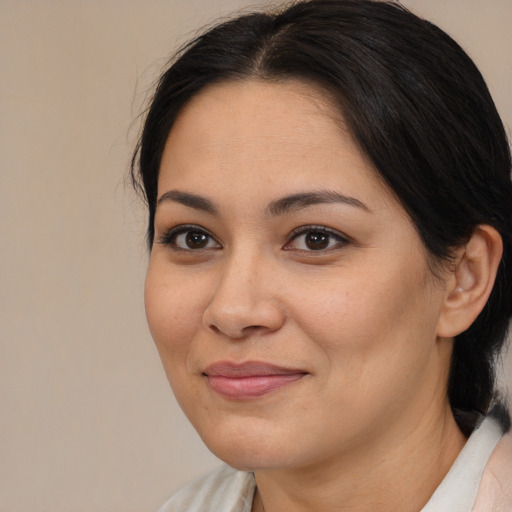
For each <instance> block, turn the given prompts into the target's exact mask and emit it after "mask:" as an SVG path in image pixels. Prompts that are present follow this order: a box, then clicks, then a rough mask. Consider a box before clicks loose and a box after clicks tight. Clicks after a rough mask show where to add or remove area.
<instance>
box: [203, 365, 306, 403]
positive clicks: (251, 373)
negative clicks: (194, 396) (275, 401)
mask: <svg viewBox="0 0 512 512" xmlns="http://www.w3.org/2000/svg"><path fill="white" fill-rule="evenodd" d="M204 374H205V375H206V377H207V378H208V382H209V384H210V387H211V388H212V390H213V391H215V392H216V393H218V394H219V395H222V396H223V397H225V398H229V399H231V400H248V399H251V398H258V397H260V396H263V395H266V394H267V393H270V392H271V391H274V390H276V389H279V388H281V387H283V386H286V385H287V384H290V383H291V382H295V381H297V380H299V379H301V378H302V377H304V375H306V372H304V371H302V370H297V369H289V368H282V367H279V366H274V365H271V364H267V363H261V362H247V363H242V364H234V363H230V362H219V363H215V364H212V365H211V366H208V368H206V370H205V371H204Z"/></svg>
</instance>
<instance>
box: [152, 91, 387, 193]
mask: <svg viewBox="0 0 512 512" xmlns="http://www.w3.org/2000/svg"><path fill="white" fill-rule="evenodd" d="M262 184H264V185H265V187H262ZM182 186H183V187H188V186H192V187H201V188H203V189H204V188H205V187H208V188H209V189H211V190H213V191H215V190H219V191H220V189H222V190H223V191H224V192H226V191H228V192H229V191H231V192H233V193H235V191H240V190H242V189H244V188H245V190H246V191H249V192H251V195H254V194H255V192H256V189H262V188H264V189H265V191H267V192H269V193H272V189H273V188H281V189H282V188H284V189H286V190H282V191H281V192H283V193H284V192H287V193H295V192H298V191H302V189H304V188H307V189H309V188H311V187H316V188H322V187H324V186H325V187H327V186H328V187H329V188H332V187H334V188H337V189H341V190H339V191H340V192H341V193H351V194H354V193H355V192H356V191H357V192H358V194H359V196H360V198H361V200H362V201H365V199H366V200H369V197H365V196H371V195H380V196H381V198H382V199H383V200H385V201H388V200H389V199H390V196H391V194H390V192H389V191H388V190H387V188H386V187H385V186H384V185H383V184H382V182H381V180H380V179H378V177H377V174H376V172H375V170H374V169H373V167H372V166H371V164H370V163H369V162H368V159H367V158H366V157H365V155H363V154H362V153H361V151H360V150H359V148H358V146H357V145H356V143H355V142H354V140H353V137H352V135H351V134H350V132H349V130H348V129H347V128H346V126H345V123H344V119H343V117H342V115H341V113H340V111H339V108H337V107H335V105H334V101H333V99H332V98H331V96H330V95H329V94H328V93H326V92H325V91H324V90H322V89H319V88H317V87H314V86H312V85H309V84H305V83H302V82H299V81H286V82H278V83H275V82H271V83H269V82H262V81H247V82H229V83H221V84H215V85H213V86H209V87H208V88H206V89H204V90H203V91H202V92H201V93H199V94H198V95H196V96H195V97H194V98H192V100H191V101H190V102H189V103H188V104H187V105H186V106H185V107H184V109H183V110H182V111H181V113H180V115H179V116H178V118H177V119H176V122H175V124H174V126H173V128H172V130H171V132H170V134H169V137H168V140H167V143H166V146H165V150H164V154H163V157H162V162H161V169H160V176H159V195H161V194H162V193H163V192H165V191H166V190H168V189H170V188H176V187H182ZM232 195H233V194H232Z"/></svg>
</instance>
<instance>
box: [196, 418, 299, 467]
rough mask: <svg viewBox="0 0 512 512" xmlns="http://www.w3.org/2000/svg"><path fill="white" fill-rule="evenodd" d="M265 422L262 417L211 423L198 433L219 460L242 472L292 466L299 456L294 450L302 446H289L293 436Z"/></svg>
mask: <svg viewBox="0 0 512 512" xmlns="http://www.w3.org/2000/svg"><path fill="white" fill-rule="evenodd" d="M265 423H266V422H264V421H262V420H259V419H258V418H246V419H244V420H240V419H239V420H237V421H231V422H222V423H221V424H218V425H215V426H212V425H211V424H210V425H209V426H206V428H205V429H198V433H199V435H200V436H201V439H202V440H203V442H204V443H205V444H206V446H207V447H208V449H209V450H210V451H211V452H212V453H213V454H214V455H215V456H216V457H218V458H219V459H221V460H222V461H224V462H225V463H226V464H229V465H230V466H231V467H233V468H235V469H238V470H240V471H255V470H258V469H270V468H279V467H283V466H288V465H289V464H290V463H292V461H291V460H289V459H293V458H294V455H296V454H294V453H290V452H291V450H294V449H296V448H297V446H300V444H299V445H298V444H296V443H289V442H288V443H287V440H288V441H289V440H290V439H292V438H293V436H291V435H290V434H289V433H288V434H286V433H280V432H276V431H275V429H273V428H272V427H270V426H268V425H267V426H265ZM280 434H281V435H280ZM292 444H293V445H294V446H292Z"/></svg>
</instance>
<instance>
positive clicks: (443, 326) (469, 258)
mask: <svg viewBox="0 0 512 512" xmlns="http://www.w3.org/2000/svg"><path fill="white" fill-rule="evenodd" d="M502 253H503V243H502V240H501V236H500V235H499V233H498V232H497V231H496V230H495V229H494V228H493V227H491V226H488V225H485V224H481V225H478V226H477V227H476V228H475V230H474V231H473V234H472V235H471V238H470V239H469V241H468V243H467V244H466V246H465V247H461V248H460V249H459V250H458V254H457V264H456V266H455V269H453V270H452V271H450V274H449V276H448V279H447V280H446V283H447V288H446V294H445V299H444V303H443V307H442V311H441V315H440V318H439V323H438V326H437V335H438V336H439V337H442V338H451V337H453V336H456V335H457V334H460V333H461V332H463V331H465V330H466V329H468V328H469V326H470V325H471V324H472V323H473V322H474V321H475V319H476V317H477V316H478V315H479V314H480V312H481V311H482V309H483V308H484V306H485V304H486V302H487V299H488V298H489V295H490V294H491V291H492V288H493V286H494V281H495V279H496V273H497V271H498V265H499V263H500V261H501V255H502Z"/></svg>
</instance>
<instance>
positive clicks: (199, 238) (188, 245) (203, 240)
mask: <svg viewBox="0 0 512 512" xmlns="http://www.w3.org/2000/svg"><path fill="white" fill-rule="evenodd" d="M158 241H159V242H160V243H161V244H163V245H167V246H170V247H172V248H173V249H179V250H186V251H197V250H201V249H202V250H205V249H220V248H221V245H220V244H219V243H218V242H217V241H216V240H215V239H214V238H213V236H212V235H210V233H208V231H206V230H204V229H202V228H200V227H199V226H177V227H175V228H173V229H171V230H169V231H168V232H167V233H165V234H164V235H163V236H161V237H159V238H158Z"/></svg>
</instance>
